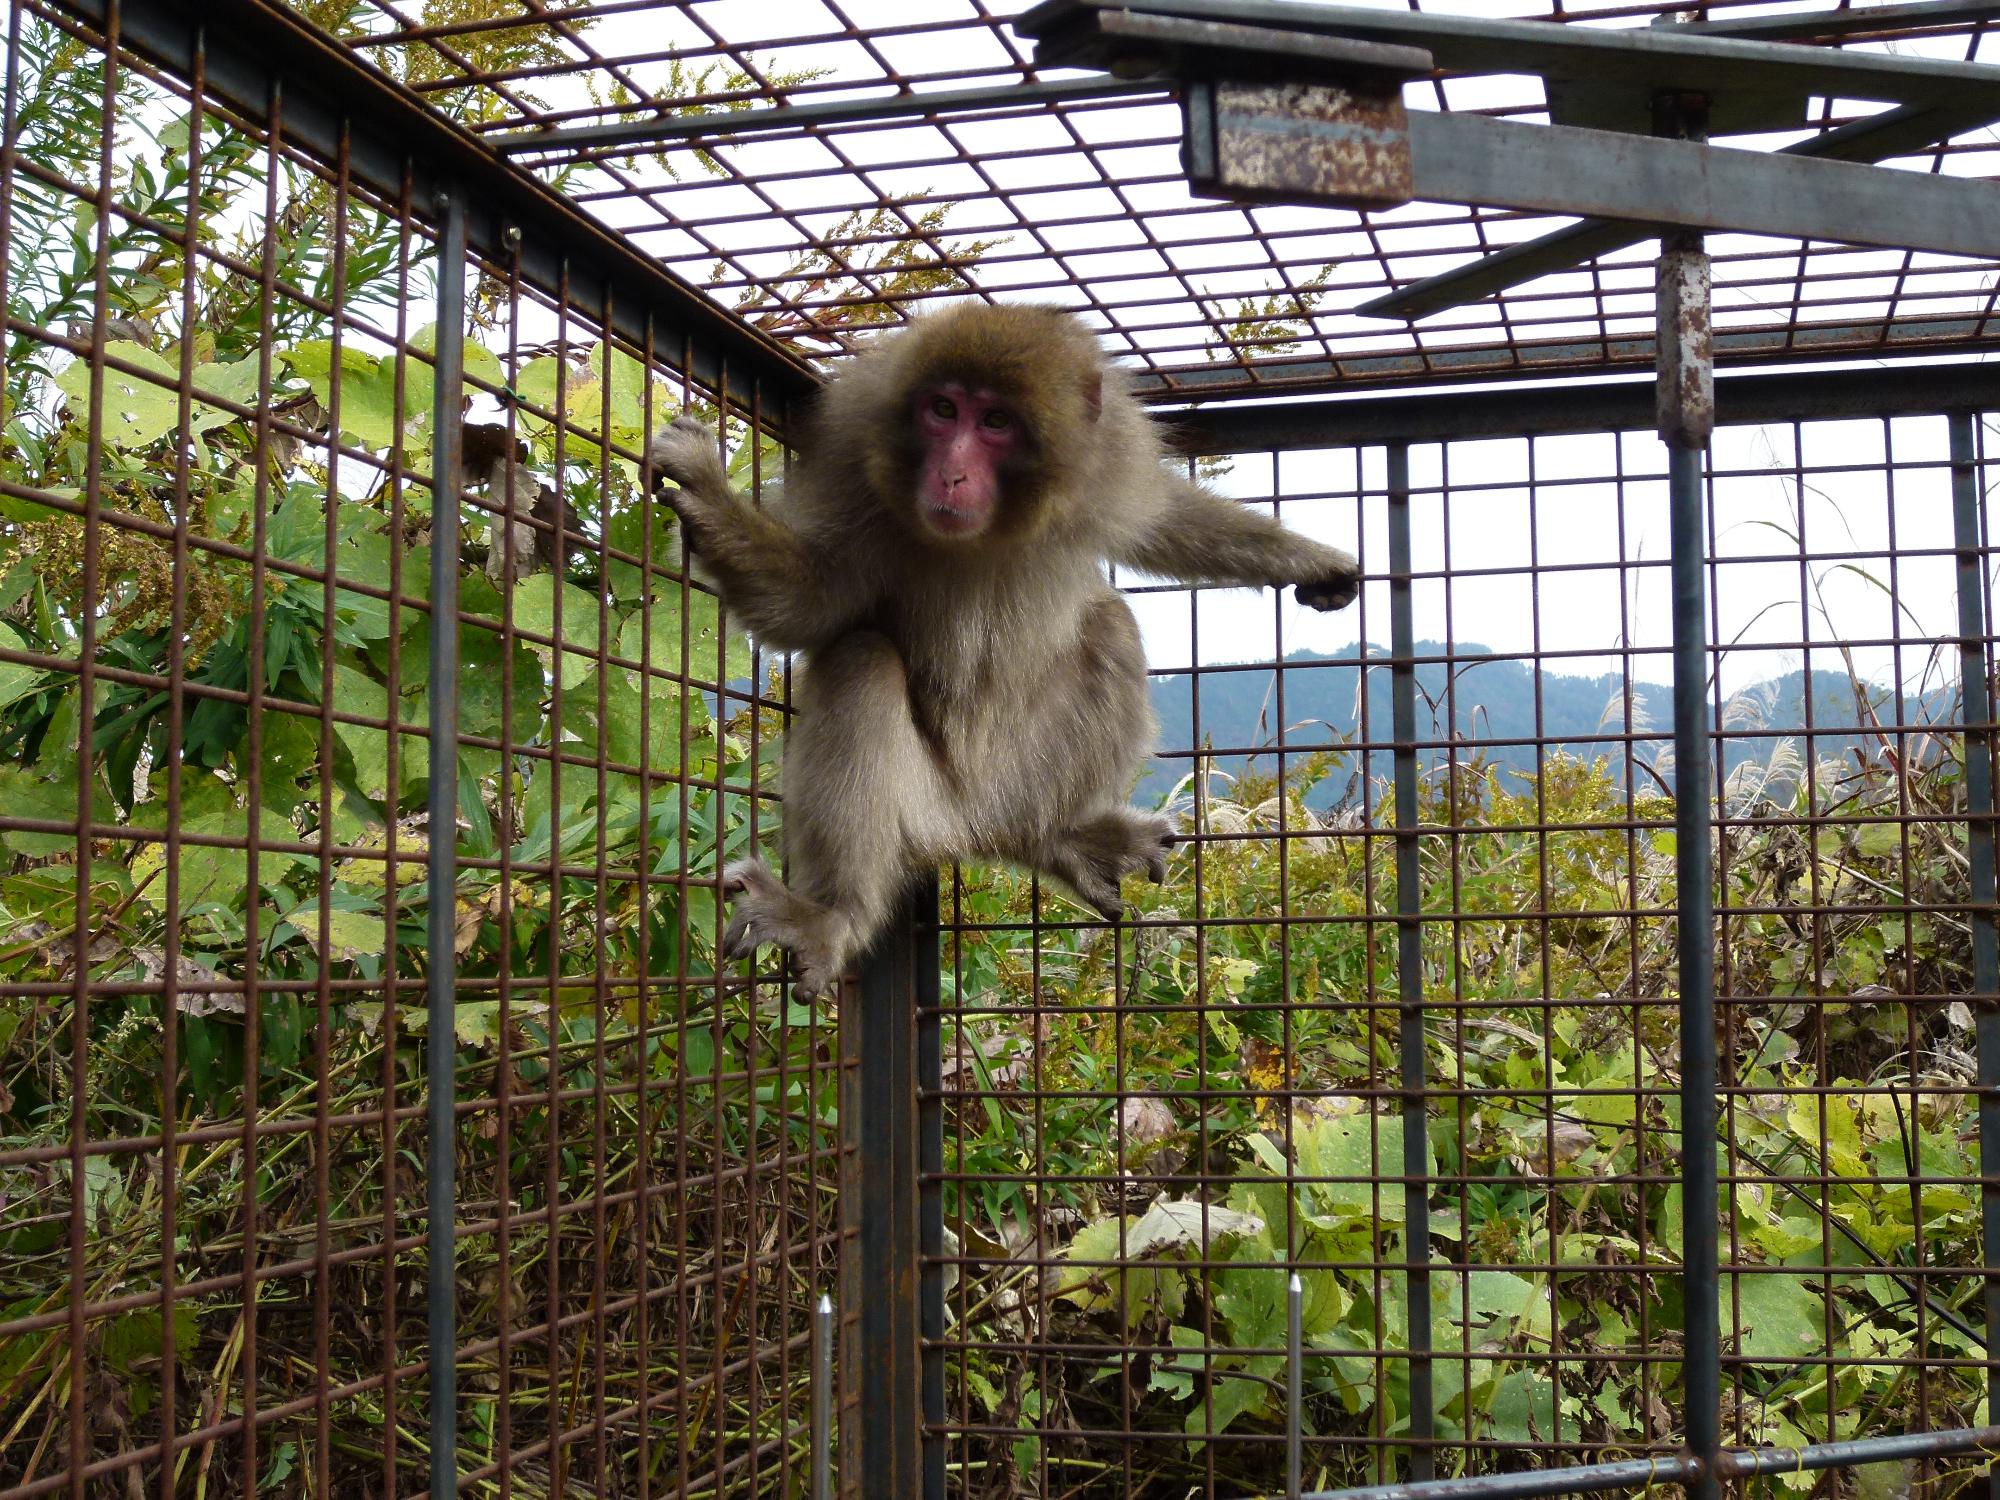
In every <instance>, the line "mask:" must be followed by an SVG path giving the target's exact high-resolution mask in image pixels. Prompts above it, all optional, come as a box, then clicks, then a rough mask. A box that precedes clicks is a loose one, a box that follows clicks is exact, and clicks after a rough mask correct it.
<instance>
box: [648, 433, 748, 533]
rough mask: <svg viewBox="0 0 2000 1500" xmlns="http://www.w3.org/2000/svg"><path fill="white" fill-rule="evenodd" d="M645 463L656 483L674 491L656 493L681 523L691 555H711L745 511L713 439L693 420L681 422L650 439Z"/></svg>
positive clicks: (662, 490)
mask: <svg viewBox="0 0 2000 1500" xmlns="http://www.w3.org/2000/svg"><path fill="white" fill-rule="evenodd" d="M646 460H647V462H648V463H650V464H651V465H652V466H653V473H654V474H655V475H656V476H657V477H658V479H662V480H666V481H668V482H670V483H672V484H675V485H678V486H679V489H678V490H671V489H666V488H664V487H662V488H661V490H660V496H661V498H662V499H663V500H665V501H666V502H667V504H668V505H670V506H671V507H673V512H674V514H675V515H677V516H679V517H680V518H681V525H682V527H683V528H684V529H685V530H686V532H687V538H688V541H689V542H690V543H691V544H692V545H693V546H694V549H695V550H696V551H697V552H710V551H713V550H714V546H715V542H716V539H717V534H718V533H719V532H720V531H721V530H722V529H723V528H724V527H727V526H728V525H729V524H730V522H731V520H732V519H733V518H734V514H735V513H740V512H741V511H743V510H744V509H745V507H744V505H743V503H742V502H741V501H740V500H738V499H737V498H736V496H735V494H734V493H733V492H732V491H731V490H730V488H729V471H728V470H727V469H726V468H724V467H723V465H722V455H721V454H720V453H718V452H717V451H716V447H715V434H714V433H713V432H711V431H709V429H708V428H707V427H706V426H705V425H704V424H703V423H701V422H699V421H697V420H696V419H695V418H693V417H682V418H681V419H680V420H679V421H677V422H675V423H674V424H673V425H672V426H671V427H669V428H667V430H666V431H665V432H662V433H659V434H657V435H656V436H655V437H654V438H653V441H652V443H651V445H650V446H649V447H648V448H647V449H646Z"/></svg>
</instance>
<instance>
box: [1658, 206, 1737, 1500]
mask: <svg viewBox="0 0 2000 1500" xmlns="http://www.w3.org/2000/svg"><path fill="white" fill-rule="evenodd" d="M1658 293H1659V295H1658V328H1657V337H1658V340H1659V349H1660V361H1659V382H1658V406H1659V420H1660V438H1661V440H1662V441H1663V442H1665V443H1666V445H1667V483H1668V506H1669V509H1670V523H1669V524H1670V532H1671V536H1672V549H1673V563H1672V581H1673V620H1674V831H1675V855H1674V866H1675V888H1676V890H1677V892H1678V902H1679V908H1680V914H1679V924H1680V925H1679V940H1680V952H1679V969H1680V991H1681V1005H1680V1023H1681V1172H1682V1186H1681V1194H1682V1200H1683V1202H1684V1203H1685V1204H1686V1224H1685V1227H1684V1230H1683V1239H1682V1245H1683V1250H1682V1261H1681V1286H1682V1300H1683V1303H1684V1307H1685V1311H1684V1314H1683V1317H1684V1320H1685V1326H1684V1334H1685V1339H1686V1355H1685V1362H1684V1364H1683V1367H1682V1368H1683V1380H1684V1382H1685V1391H1686V1404H1687V1446H1688V1452H1689V1455H1690V1456H1691V1457H1692V1458H1693V1459H1694V1460H1695V1461H1696V1464H1697V1465H1698V1468H1697V1470H1696V1472H1695V1474H1694V1475H1693V1477H1691V1478H1690V1479H1689V1481H1688V1494H1689V1496H1690V1497H1691V1500H1716V1497H1718V1496H1719V1495H1720V1494H1721V1480H1720V1478H1719V1472H1718V1467H1717V1466H1718V1463H1719V1461H1720V1459H1721V1455H1722V1327H1721V1307H1720V1305H1719V1303H1718V1300H1717V1289H1718V1286H1719V1271H1718V1268H1717V1267H1718V1258H1719V1235H1718V1230H1717V1219H1718V1217H1719V1215H1720V1209H1721V1202H1720V1198H1719V1196H1718V1193H1719V1187H1718V1183H1717V1180H1716V1169H1715V1125H1716V1098H1715V1091H1716V1087H1717V1073H1716V1048H1715V1022H1716V1015H1715V933H1714V926H1715V895H1714V868H1713V856H1712V853H1711V851H1710V847H1709V835H1710V827H1711V823H1712V821H1713V806H1712V802H1711V787H1710V782H1711V779H1712V778H1711V775H1710V769H1709V744H1708V619H1707V613H1706V610H1707V603H1706V598H1705V593H1704V589H1703V583H1704V573H1705V571H1706V568H1707V557H1708V549H1707V546H1706V539H1705V536H1704V529H1703V520H1704V514H1703V504H1702V500H1703V487H1702V459H1703V455H1704V453H1705V451H1706V449H1707V446H1708V440H1709V437H1710V434H1711V433H1712V431H1713V429H1714V425H1715V371H1714V360H1713V345H1712V342H1711V339H1710V334H1709V266H1708V255H1707V253H1706V252H1705V251H1704V250H1703V249H1702V245H1701V237H1700V236H1699V235H1688V234H1673V235H1666V236H1663V237H1662V239H1661V243H1660V263H1659V288H1658Z"/></svg>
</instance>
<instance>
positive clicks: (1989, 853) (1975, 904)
mask: <svg viewBox="0 0 2000 1500" xmlns="http://www.w3.org/2000/svg"><path fill="white" fill-rule="evenodd" d="M1948 421H1949V424H1950V432H1951V438H1950V442H1951V490H1952V496H1951V498H1952V542H1953V550H1954V551H1955V552H1956V553H1957V573H1958V578H1957V592H1958V635H1959V642H1958V645H1959V720H1960V723H1961V724H1962V725H1963V726H1964V735H1965V812H1966V855H1967V862H1968V865H1969V870H1968V881H1967V884H1968V886H1969V887H1970V889H1969V891H1968V894H1969V895H1970V897H1971V909H1970V911H1969V912H1968V916H1969V919H1970V923H1971V927H1972V989H1973V993H1974V994H1975V995H1977V996H1979V997H1980V999H1979V1001H1978V1003H1977V1004H1976V1006H1975V1011H1976V1015H1977V1020H1976V1022H1975V1038H1976V1040H1975V1047H1976V1050H1977V1053H1978V1086H1979V1181H1980V1188H1979V1210H1980V1212H1979V1217H1980V1231H1981V1243H1982V1246H1983V1249H1984V1254H1983V1256H1982V1259H1983V1260H1984V1262H1985V1282H1986V1287H1985V1298H1984V1301H1985V1306H1986V1347H1987V1356H1988V1361H1989V1362H1988V1365H1987V1375H1986V1421H1987V1423H1988V1424H1989V1425H1991V1424H1993V1423H1994V1422H1995V1421H1996V1417H1995V1415H1994V1413H1995V1411H1996V1410H2000V1364H1995V1363H1993V1362H1992V1351H1993V1350H1994V1349H1996V1348H2000V1275H1996V1274H1995V1272H1996V1268H2000V1002H1996V1001H1995V999H1994V995H1995V993H1996V992H2000V929H1996V926H1995V873H1994V835H1995V829H1994V822H1993V696H1992V691H1991V683H1992V664H1991V662H1990V661H1989V660H1988V657H1987V649H1986V648H1987V640H1988V634H1989V632H1990V631H1991V629H1992V617H1991V615H1990V614H1989V613H1988V600H1987V589H1986V559H1987V556H1988V552H1987V548H1986V545H1985V541H1986V539H1985V534H1984V533H1985V525H1984V522H1985V504H1984V501H1985V496H1984V494H1983V492H1982V487H1981V485H1980V477H1979V419H1978V417H1977V415H1976V414H1974V413H1973V412H1970V411H1955V412H1953V413H1951V415H1950V417H1949V419H1948ZM1986 1493H1987V1497H1988V1500H2000V1462H1996V1463H1993V1464H1989V1465H1988V1467H1987V1477H1986Z"/></svg>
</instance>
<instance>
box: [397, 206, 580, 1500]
mask: <svg viewBox="0 0 2000 1500" xmlns="http://www.w3.org/2000/svg"><path fill="white" fill-rule="evenodd" d="M436 209H437V214H438V220H439V235H438V265H437V278H438V283H437V354H436V360H437V363H436V368H435V369H434V370H433V372H432V375H433V378H434V380H435V382H436V384H435V387H434V391H435V404H434V405H433V407H432V414H431V422H432V426H431V434H432V436H431V618H430V651H431V662H430V705H429V710H430V722H429V728H430V768H429V775H430V818H429V831H430V848H429V851H428V852H427V854H426V857H425V890H426V893H427V896H428V900H429V904H430V911H429V923H428V927H427V930H426V937H427V945H428V949H429V953H428V959H429V964H430V987H429V1001H430V1004H429V1017H428V1021H427V1024H426V1031H425V1038H424V1055H425V1064H426V1069H425V1083H426V1087H427V1089H428V1091H429V1100H428V1102H429V1124H430V1139H429V1143H428V1144H429V1152H428V1157H427V1160H426V1172H427V1176H428V1179H429V1182H428V1186H429V1200H428V1207H429V1225H430V1265H429V1275H428V1285H429V1300H430V1378H431V1411H430V1426H431V1431H430V1445H431V1489H430V1492H431V1496H432V1500H442V1497H443V1496H446V1495H454V1494H456V1493H458V1303H457V1300H456V1294H457V1266H456V1261H457V1254H456V1251H457V1222H456V1218H455V1214H456V1211H457V1204H456V1200H457V1197H458V1154H457V1149H456V1148H457V1143H458V1130H457V1121H456V1118H455V1106H456V1104H457V1075H456V1070H455V1064H456V1062H457V1058H458V1047H457V1032H456V1030H455V1028H454V1022H455V1021H456V1019H457V1014H456V1013H457V1009H458V994H457V986H458V962H457V957H458V956H457V950H456V947H455V946H454V943H453V928H454V926H455V924H456V917H457V913H456V911H455V909H454V908H455V893H456V892H457V889H458V837H457V832H458V504H459V492H460V489H461V487H462V478H463V476H462V474H461V472H460V471H461V468H462V466H463V454H462V453H461V451H460V437H461V434H460V431H459V423H458V405H459V392H460V389H461V387H462V386H463V385H464V377H465V342H464V341H465V231H466V224H465V218H466V215H465V198H464V195H463V194H462V193H456V192H454V193H440V194H439V195H438V198H437V203H436ZM558 665H560V663H558ZM551 1232H553V1225H552V1226H551Z"/></svg>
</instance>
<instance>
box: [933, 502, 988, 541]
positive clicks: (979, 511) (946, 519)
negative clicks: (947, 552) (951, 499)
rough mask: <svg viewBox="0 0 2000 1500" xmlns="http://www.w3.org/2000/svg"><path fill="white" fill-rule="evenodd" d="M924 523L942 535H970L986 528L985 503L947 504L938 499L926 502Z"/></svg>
mask: <svg viewBox="0 0 2000 1500" xmlns="http://www.w3.org/2000/svg"><path fill="white" fill-rule="evenodd" d="M923 511H924V524H925V525H927V526H929V527H930V529H931V530H932V531H935V532H937V533H939V534H940V535H941V536H970V535H972V534H973V533H974V532H976V531H983V530H984V529H985V528H986V513H987V507H986V506H984V505H967V506H957V505H947V504H944V503H943V502H942V501H938V500H926V501H925V502H924V507H923Z"/></svg>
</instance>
